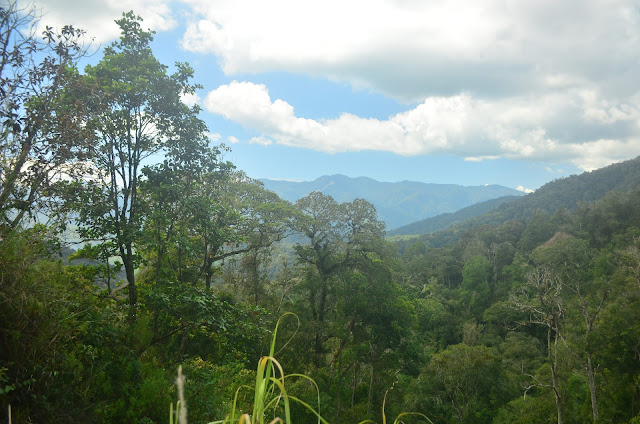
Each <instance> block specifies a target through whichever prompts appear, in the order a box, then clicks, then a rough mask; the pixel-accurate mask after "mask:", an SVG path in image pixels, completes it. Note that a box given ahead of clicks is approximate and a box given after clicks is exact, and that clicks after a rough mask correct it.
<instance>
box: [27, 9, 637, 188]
mask: <svg viewBox="0 0 640 424" xmlns="http://www.w3.org/2000/svg"><path fill="white" fill-rule="evenodd" d="M35 5H36V6H37V7H38V8H40V9H41V10H42V11H43V12H44V13H45V14H44V17H43V19H42V24H47V25H50V26H53V27H57V28H61V27H62V26H63V25H65V24H72V25H74V26H76V27H79V28H83V29H85V30H86V31H87V33H88V35H89V36H90V37H92V38H93V44H92V46H93V47H94V49H98V52H97V53H96V54H95V55H94V56H92V57H91V58H89V59H88V60H99V59H100V57H101V53H100V51H99V49H100V48H102V47H104V46H107V45H109V44H110V43H111V42H112V41H113V40H114V39H116V38H117V37H118V35H119V30H118V27H117V25H116V24H115V23H114V22H113V21H114V20H115V19H118V18H119V17H121V15H122V12H124V11H129V10H133V11H134V12H135V13H136V14H137V15H140V16H142V18H143V19H144V22H143V26H144V27H145V28H150V29H152V30H154V31H156V35H155V40H154V42H153V49H154V53H155V55H156V56H157V57H158V58H159V59H160V60H161V61H162V62H163V63H165V64H168V65H170V64H172V63H174V62H175V61H187V62H189V63H190V64H191V65H192V67H193V68H194V69H195V79H194V82H196V83H198V84H201V85H202V86H203V88H202V89H201V90H198V92H197V95H196V96H191V97H189V98H186V99H185V101H186V102H189V103H198V104H199V105H200V106H201V107H202V109H203V111H202V114H201V118H202V119H203V120H204V121H205V122H206V123H207V124H208V126H209V129H210V132H211V140H212V142H214V143H224V144H225V145H226V146H228V147H229V148H230V151H229V152H227V153H226V154H225V157H226V159H228V160H231V161H232V162H233V163H235V164H236V166H237V167H238V168H239V169H241V170H243V171H245V172H246V173H247V175H249V176H250V177H254V178H270V179H284V180H294V181H310V180H314V179H315V178H317V177H319V176H322V175H331V174H338V173H339V174H344V175H348V176H351V177H358V176H366V177H370V178H373V179H376V180H378V181H404V180H411V181H422V182H427V183H453V184H461V185H466V186H471V185H483V184H500V185H504V186H507V187H511V188H515V189H519V190H522V191H525V190H526V191H530V190H535V189H537V188H539V187H540V186H542V185H544V184H545V183H547V182H549V181H551V180H554V179H557V178H561V177H565V176H569V175H572V174H579V173H582V172H584V171H591V170H594V169H597V168H601V167H603V166H606V165H609V164H611V163H615V162H619V161H622V160H626V159H632V158H635V157H636V156H639V155H640V78H638V76H639V75H640V4H639V3H638V2H637V0H631V1H627V0H607V1H597V0H562V1H558V0H536V1H529V0H501V1H499V0H474V1H468V0H322V1H318V0H268V1H265V0H118V1H116V0H84V1H82V2H78V1H77V0H38V1H36V2H35Z"/></svg>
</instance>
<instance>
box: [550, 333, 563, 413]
mask: <svg viewBox="0 0 640 424" xmlns="http://www.w3.org/2000/svg"><path fill="white" fill-rule="evenodd" d="M554 330H555V331H554ZM552 332H555V335H554V337H553V343H552V342H551V333H552ZM547 358H548V360H549V365H551V385H552V388H553V394H554V396H555V400H556V408H557V410H558V424H563V418H562V416H563V414H562V399H561V398H560V384H559V383H558V328H557V325H550V326H549V327H548V330H547Z"/></svg>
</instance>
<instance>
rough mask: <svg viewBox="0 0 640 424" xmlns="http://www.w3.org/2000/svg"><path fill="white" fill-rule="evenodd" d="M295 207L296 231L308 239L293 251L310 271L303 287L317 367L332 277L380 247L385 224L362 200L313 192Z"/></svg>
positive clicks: (322, 347) (323, 336) (371, 206)
mask: <svg viewBox="0 0 640 424" xmlns="http://www.w3.org/2000/svg"><path fill="white" fill-rule="evenodd" d="M296 207H297V208H298V209H299V210H300V212H301V214H302V215H301V216H300V217H299V219H298V220H297V230H298V231H299V232H300V233H301V234H302V235H304V236H305V237H306V239H307V242H306V243H299V244H297V245H296V246H295V251H296V257H297V260H298V262H299V263H301V264H303V265H305V266H307V267H308V268H307V269H308V271H309V272H308V274H307V276H308V278H307V281H306V287H307V289H308V300H309V306H310V309H311V316H312V320H313V326H314V331H315V341H314V345H315V362H316V365H318V366H319V365H320V363H321V357H322V355H323V353H324V341H325V333H324V332H325V318H326V314H327V311H328V309H329V305H328V297H329V294H330V292H331V290H332V287H331V286H332V279H334V278H335V276H336V275H337V273H338V272H340V271H344V270H345V269H348V268H349V267H353V266H355V264H356V263H357V261H359V260H362V259H365V258H366V255H367V253H368V252H371V251H373V250H375V249H376V248H378V247H379V244H378V243H377V242H378V241H380V240H381V238H382V236H383V235H384V223H382V222H381V221H378V219H377V213H376V210H375V207H374V206H373V205H372V204H370V203H369V202H367V201H365V200H363V199H355V200H354V201H352V202H347V203H342V204H339V203H338V202H336V201H335V200H334V199H333V198H332V197H331V196H327V195H324V194H322V193H320V192H313V193H311V194H309V195H308V196H306V197H304V198H302V199H300V200H298V201H297V202H296Z"/></svg>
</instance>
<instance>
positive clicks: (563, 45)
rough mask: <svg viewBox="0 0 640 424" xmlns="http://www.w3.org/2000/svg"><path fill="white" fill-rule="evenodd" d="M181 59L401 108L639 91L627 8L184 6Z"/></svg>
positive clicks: (577, 2)
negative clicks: (379, 97) (319, 80)
mask: <svg viewBox="0 0 640 424" xmlns="http://www.w3.org/2000/svg"><path fill="white" fill-rule="evenodd" d="M184 1H185V2H186V3H187V4H188V5H190V6H191V7H192V9H193V11H194V15H193V18H192V19H191V20H190V22H189V24H188V27H187V29H186V31H185V33H184V36H183V39H182V44H183V46H184V47H185V48H186V49H189V50H192V51H198V52H204V53H213V54H215V55H216V56H217V57H218V58H219V60H220V63H221V66H222V68H223V70H224V71H225V72H226V73H227V74H229V75H235V74H250V73H261V72H267V71H288V72H297V73H302V74H308V75H315V76H322V77H327V78H332V79H336V80H340V81H346V82H349V83H351V84H353V85H354V86H358V87H366V88H369V89H371V90H374V91H377V92H382V93H385V94H387V95H389V96H392V97H394V98H397V99H402V100H406V101H410V102H413V101H421V100H422V99H424V98H425V97H429V96H451V95H453V94H459V93H460V92H469V93H473V94H479V95H481V96H496V95H499V96H502V95H505V94H506V95H521V94H522V93H527V92H531V90H562V89H566V88H568V87H575V86H590V85H592V84H596V85H599V84H601V83H605V84H606V89H607V91H608V92H611V93H618V94H620V93H624V92H625V90H627V89H628V88H629V84H631V85H633V86H634V87H636V89H634V90H633V91H637V87H638V82H637V81H636V80H637V78H635V75H637V71H638V68H639V67H640V64H639V63H638V61H637V60H636V59H635V58H637V57H638V56H639V54H640V47H639V42H638V41H639V38H640V9H638V8H637V7H636V6H637V5H636V4H635V2H634V1H633V0H617V1H614V2H605V1H601V0H565V1H560V2H549V1H544V2H504V1H502V0H478V1H473V2H469V1H465V0H448V1H397V0H376V1H373V2H372V1H369V0H351V1H349V2H344V1H342V0H323V1H317V0H314V1H304V2H301V1H298V0H272V1H268V2H264V1H252V0H217V1H216V2H211V1H209V0H184Z"/></svg>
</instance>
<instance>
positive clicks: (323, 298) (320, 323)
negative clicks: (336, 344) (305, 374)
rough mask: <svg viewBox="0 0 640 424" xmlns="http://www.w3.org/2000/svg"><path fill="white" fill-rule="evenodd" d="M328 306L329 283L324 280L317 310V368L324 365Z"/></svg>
mask: <svg viewBox="0 0 640 424" xmlns="http://www.w3.org/2000/svg"><path fill="white" fill-rule="evenodd" d="M326 304H327V281H326V280H325V279H324V278H323V279H322V287H320V302H319V305H318V310H317V314H318V315H317V320H316V339H315V354H316V355H315V356H316V358H315V359H316V366H317V367H320V366H321V365H322V354H323V353H324V331H323V330H324V315H325V308H326Z"/></svg>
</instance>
